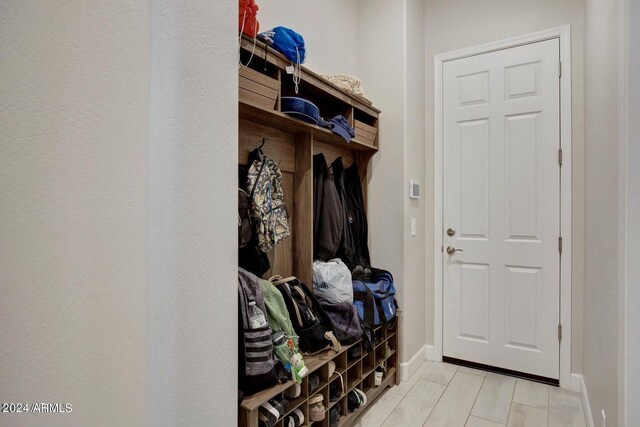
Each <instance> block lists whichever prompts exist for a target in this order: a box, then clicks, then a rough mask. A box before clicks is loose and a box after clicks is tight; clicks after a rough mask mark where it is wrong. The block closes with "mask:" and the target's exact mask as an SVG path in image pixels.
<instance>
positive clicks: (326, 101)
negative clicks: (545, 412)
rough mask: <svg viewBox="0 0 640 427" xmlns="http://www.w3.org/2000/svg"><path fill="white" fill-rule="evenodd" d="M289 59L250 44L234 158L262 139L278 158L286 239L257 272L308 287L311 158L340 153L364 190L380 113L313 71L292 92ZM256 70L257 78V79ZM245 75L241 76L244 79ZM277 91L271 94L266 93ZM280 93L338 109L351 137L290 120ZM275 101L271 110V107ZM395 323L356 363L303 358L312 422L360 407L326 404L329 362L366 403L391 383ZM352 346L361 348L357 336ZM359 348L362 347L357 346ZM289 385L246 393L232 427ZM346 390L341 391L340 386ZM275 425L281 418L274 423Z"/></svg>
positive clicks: (251, 421)
mask: <svg viewBox="0 0 640 427" xmlns="http://www.w3.org/2000/svg"><path fill="white" fill-rule="evenodd" d="M252 51H254V47H253V40H252V39H247V38H243V39H242V41H241V60H242V62H243V63H245V64H246V63H247V61H248V60H249V58H250V57H251V52H252ZM289 65H291V64H290V62H289V61H288V60H287V59H286V58H285V57H284V56H283V55H281V54H280V53H278V52H276V51H274V50H273V49H271V48H268V47H266V46H265V45H264V44H262V43H261V42H257V44H256V46H255V51H254V53H253V58H252V60H251V61H250V63H249V68H250V69H251V70H248V71H247V70H244V69H242V68H241V69H240V71H239V75H240V78H239V85H240V87H239V91H240V95H241V96H240V103H239V162H240V164H246V163H247V162H248V155H249V152H250V151H251V150H253V149H255V148H257V147H259V146H260V145H261V143H262V140H263V138H264V140H265V144H264V146H263V151H264V152H265V153H266V155H267V156H269V157H270V158H272V159H273V160H275V161H276V162H278V164H279V165H280V168H281V170H282V173H283V190H284V192H285V203H286V206H287V212H288V214H289V221H290V228H291V236H290V237H289V238H287V239H285V240H284V241H283V242H282V243H280V244H279V245H277V246H276V247H275V248H274V250H272V251H271V252H270V253H269V254H268V255H269V259H270V261H271V270H270V271H269V272H267V273H266V274H265V276H266V277H269V276H270V275H275V274H279V275H281V276H283V277H287V276H291V275H294V276H296V277H298V278H299V279H300V280H302V281H303V282H304V283H305V284H306V285H307V286H309V287H311V286H312V271H313V155H314V154H318V153H323V154H324V155H325V157H326V159H327V162H328V163H331V162H332V161H333V160H334V159H335V158H337V157H342V159H343V162H344V165H345V167H349V166H351V164H352V163H353V162H356V163H357V165H358V168H359V172H360V178H361V185H362V190H363V193H364V197H365V205H366V195H367V183H368V176H367V173H368V164H369V160H370V159H371V157H372V156H373V155H374V154H375V153H376V152H377V151H378V117H379V114H380V110H378V109H376V108H375V107H373V106H372V105H370V104H369V103H368V102H367V101H366V100H365V99H364V98H360V97H356V96H353V95H349V94H347V93H345V92H343V91H342V90H341V89H339V88H338V87H336V86H334V85H333V84H331V83H329V82H328V81H326V80H324V79H323V78H322V77H320V76H319V75H317V74H316V73H314V72H312V71H310V70H308V69H307V68H305V67H301V73H300V74H301V75H300V77H301V81H300V84H299V93H298V94H295V93H294V92H295V91H294V85H293V80H292V76H291V75H290V74H287V72H286V67H287V66H289ZM256 73H259V74H260V76H257V75H256ZM247 76H249V77H247ZM276 91H277V99H276V100H275V102H274V101H273V96H274V95H275V94H276ZM282 96H300V97H302V98H306V99H309V100H310V101H312V102H313V103H314V104H316V105H317V106H318V107H319V109H320V114H321V116H323V117H324V118H326V119H330V118H331V117H333V116H334V115H336V114H342V115H343V116H345V117H346V118H347V120H349V122H350V124H351V125H352V126H354V128H355V130H356V137H355V138H354V139H353V140H352V141H351V142H350V143H347V142H346V141H345V140H344V139H343V138H342V137H340V136H338V135H335V134H334V133H333V132H331V131H330V130H328V129H326V128H322V127H318V126H315V125H312V124H309V123H306V122H303V121H301V120H297V119H295V118H292V117H290V116H288V115H286V114H284V113H282V112H281V111H280V99H281V97H282ZM274 104H275V107H274V108H271V106H272V105H274ZM398 323H399V322H396V324H395V325H394V327H393V328H391V329H386V328H378V329H377V330H376V332H377V333H379V334H382V336H381V340H380V341H379V342H378V345H377V347H376V348H375V349H374V350H373V351H372V352H369V353H368V354H366V353H365V352H364V351H363V353H362V356H361V357H359V358H358V360H353V361H347V360H346V358H347V349H348V348H349V347H351V346H343V349H342V351H340V352H334V351H326V352H323V353H321V354H319V355H316V356H306V357H305V363H306V365H307V367H308V368H309V371H310V373H313V372H316V373H319V374H320V377H321V385H320V387H319V388H318V390H317V391H315V392H314V393H313V394H317V393H325V394H326V396H325V397H327V399H325V401H324V405H325V408H326V409H327V416H326V417H325V420H324V421H322V422H316V423H314V425H317V426H328V425H329V420H328V418H329V414H328V410H329V409H330V408H331V407H333V406H335V405H340V406H341V413H342V416H341V419H340V426H345V425H351V424H352V423H353V421H354V420H355V419H356V417H357V416H358V415H359V414H360V413H362V411H363V408H361V409H359V410H358V411H356V412H354V413H353V414H348V413H347V406H346V395H345V396H343V398H341V399H340V400H339V401H338V402H335V403H329V400H328V390H329V387H328V385H329V383H331V382H333V381H335V380H338V381H339V379H338V375H337V374H334V375H333V376H332V378H327V377H326V376H327V373H328V371H327V363H328V361H329V360H334V361H335V362H336V365H337V366H338V369H337V370H338V371H339V372H341V373H344V374H345V375H346V378H345V386H349V387H350V388H353V387H356V386H357V387H359V388H361V389H362V390H363V391H365V392H366V393H367V397H368V401H367V402H368V403H367V404H368V405H369V404H371V403H372V401H373V400H374V399H375V397H377V395H378V394H380V393H381V392H382V390H383V389H384V388H386V387H387V386H391V385H394V384H398V383H399V376H398V361H399V359H398V348H399V347H398ZM354 345H355V346H361V345H362V343H361V342H360V341H359V342H357V343H356V344H354ZM363 350H364V348H363ZM382 362H385V363H386V365H387V372H386V376H385V377H384V379H383V383H382V386H380V387H374V372H373V369H374V368H375V367H376V366H377V365H378V364H380V363H382ZM291 385H292V383H291V382H289V383H287V384H281V385H278V386H275V387H272V388H271V389H268V390H264V391H262V392H260V393H257V394H255V395H252V396H247V397H246V398H245V399H244V401H243V402H242V404H241V405H240V410H239V425H240V426H242V427H257V425H258V412H257V411H258V408H259V406H260V405H261V404H263V403H265V402H266V401H268V400H269V399H271V398H273V397H276V396H280V395H281V394H282V393H283V392H284V390H286V389H287V388H288V387H290V386H291ZM307 387H308V383H307V379H306V378H305V379H304V380H303V383H302V388H303V393H302V396H301V397H300V398H299V399H295V400H294V401H293V402H290V406H289V409H288V411H287V413H288V412H291V411H293V410H294V409H295V408H297V407H300V408H301V409H303V412H304V414H305V423H304V425H305V426H308V425H310V423H309V421H308V404H307V399H308V398H309V397H310V394H309V392H308V389H307ZM348 390H349V388H348V389H347V391H348ZM277 425H278V426H282V420H280V421H279V422H278V424H277Z"/></svg>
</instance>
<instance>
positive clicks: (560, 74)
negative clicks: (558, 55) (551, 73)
mask: <svg viewBox="0 0 640 427" xmlns="http://www.w3.org/2000/svg"><path fill="white" fill-rule="evenodd" d="M558 77H560V78H562V61H558Z"/></svg>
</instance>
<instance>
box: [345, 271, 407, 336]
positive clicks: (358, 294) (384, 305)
mask: <svg viewBox="0 0 640 427" xmlns="http://www.w3.org/2000/svg"><path fill="white" fill-rule="evenodd" d="M372 272H373V273H372V276H371V278H370V279H369V280H362V279H364V277H361V276H357V275H354V279H353V305H354V306H355V307H356V309H357V311H358V316H359V317H360V319H362V320H363V321H364V322H365V323H367V324H368V325H369V326H372V327H376V326H379V325H388V324H390V323H391V322H392V321H393V320H394V319H395V317H396V311H397V309H398V304H397V302H396V299H395V295H396V288H395V286H394V284H393V276H392V275H391V273H389V272H388V271H386V270H378V269H372Z"/></svg>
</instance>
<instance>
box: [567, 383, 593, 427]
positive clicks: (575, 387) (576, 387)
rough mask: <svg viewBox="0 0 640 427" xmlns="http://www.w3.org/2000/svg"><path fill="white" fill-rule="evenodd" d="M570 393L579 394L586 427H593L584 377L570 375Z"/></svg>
mask: <svg viewBox="0 0 640 427" xmlns="http://www.w3.org/2000/svg"><path fill="white" fill-rule="evenodd" d="M571 391H575V392H576V393H580V395H581V396H582V407H583V409H584V416H585V420H586V422H587V427H594V425H593V416H592V415H591V405H590V404H589V395H588V394H587V385H586V384H585V383H584V377H583V376H582V375H581V374H571Z"/></svg>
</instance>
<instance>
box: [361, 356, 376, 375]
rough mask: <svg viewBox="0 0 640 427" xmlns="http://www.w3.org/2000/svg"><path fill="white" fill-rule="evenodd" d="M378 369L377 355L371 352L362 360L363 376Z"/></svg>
mask: <svg viewBox="0 0 640 427" xmlns="http://www.w3.org/2000/svg"><path fill="white" fill-rule="evenodd" d="M375 367H376V354H375V352H371V353H369V354H367V355H366V356H365V357H364V358H363V359H362V374H363V375H367V374H368V373H370V372H372V371H373V370H374V369H375Z"/></svg>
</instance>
